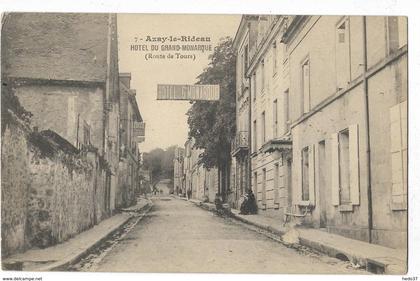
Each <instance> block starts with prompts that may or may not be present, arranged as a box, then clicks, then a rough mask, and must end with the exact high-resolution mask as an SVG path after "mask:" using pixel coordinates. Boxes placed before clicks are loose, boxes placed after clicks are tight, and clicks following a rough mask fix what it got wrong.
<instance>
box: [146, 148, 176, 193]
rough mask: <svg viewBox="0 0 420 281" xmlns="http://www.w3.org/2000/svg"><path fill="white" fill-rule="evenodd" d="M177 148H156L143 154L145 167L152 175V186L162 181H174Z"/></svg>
mask: <svg viewBox="0 0 420 281" xmlns="http://www.w3.org/2000/svg"><path fill="white" fill-rule="evenodd" d="M175 147H176V146H170V147H168V148H167V149H166V150H163V149H161V148H156V149H153V150H152V151H150V152H145V153H144V154H143V163H144V167H145V168H146V169H147V170H149V171H151V173H152V182H151V183H152V186H155V185H156V184H157V183H158V182H159V181H160V180H161V179H170V180H171V181H172V180H173V177H174V157H175Z"/></svg>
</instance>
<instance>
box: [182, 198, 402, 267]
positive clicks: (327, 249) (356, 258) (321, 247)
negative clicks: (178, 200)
mask: <svg viewBox="0 0 420 281" xmlns="http://www.w3.org/2000/svg"><path fill="white" fill-rule="evenodd" d="M190 202H192V203H193V204H194V205H196V206H198V207H200V208H202V209H204V210H207V211H215V207H214V209H213V208H211V207H210V206H208V205H211V204H210V203H203V202H201V201H198V200H194V201H191V200H190ZM229 216H230V217H231V218H233V219H235V220H237V221H240V222H243V223H245V224H248V225H252V226H254V227H257V228H260V229H262V230H265V231H268V232H270V233H272V234H274V235H278V236H280V239H281V241H282V243H284V245H286V246H291V247H292V248H295V247H294V246H296V245H300V246H304V247H307V248H310V249H312V250H315V251H317V252H319V253H322V254H325V255H327V256H329V257H333V258H338V256H339V255H341V256H345V257H346V258H347V259H348V260H349V261H350V262H351V263H354V264H360V265H361V266H363V267H365V269H366V271H367V272H375V271H376V268H375V266H379V267H380V268H383V273H384V274H401V269H402V267H401V265H400V264H394V263H392V262H390V263H384V262H383V261H380V260H375V259H371V258H369V257H364V256H361V255H358V254H357V253H352V252H348V251H344V250H343V249H339V248H337V247H334V246H331V245H327V244H321V243H319V242H317V241H312V240H310V239H307V238H305V237H302V236H300V235H299V243H298V244H289V243H286V242H284V241H283V238H282V236H283V235H284V234H286V232H285V231H279V230H278V229H275V228H273V227H271V226H268V225H264V224H260V223H256V222H252V221H249V220H247V219H245V218H242V217H240V216H238V215H237V214H235V213H233V212H230V213H229ZM297 231H299V228H297ZM372 266H373V268H372Z"/></svg>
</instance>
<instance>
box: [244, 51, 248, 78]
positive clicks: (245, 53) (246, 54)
mask: <svg viewBox="0 0 420 281" xmlns="http://www.w3.org/2000/svg"><path fill="white" fill-rule="evenodd" d="M244 59H245V69H244V77H245V74H246V70H247V69H248V62H249V61H248V45H245V49H244Z"/></svg>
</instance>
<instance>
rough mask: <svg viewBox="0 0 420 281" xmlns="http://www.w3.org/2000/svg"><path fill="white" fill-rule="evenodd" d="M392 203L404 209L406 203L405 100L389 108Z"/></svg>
mask: <svg viewBox="0 0 420 281" xmlns="http://www.w3.org/2000/svg"><path fill="white" fill-rule="evenodd" d="M390 122H391V128H390V129H391V166H392V203H394V204H399V206H398V207H396V208H395V209H400V210H401V209H406V203H407V199H406V196H407V102H406V101H405V102H402V103H400V104H397V105H395V106H393V107H391V109H390Z"/></svg>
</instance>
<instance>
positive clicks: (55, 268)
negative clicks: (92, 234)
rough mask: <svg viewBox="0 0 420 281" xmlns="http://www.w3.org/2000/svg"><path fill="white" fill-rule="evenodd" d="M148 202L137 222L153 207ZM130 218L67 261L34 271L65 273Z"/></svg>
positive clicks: (150, 202)
mask: <svg viewBox="0 0 420 281" xmlns="http://www.w3.org/2000/svg"><path fill="white" fill-rule="evenodd" d="M147 200H148V201H149V202H148V203H147V204H146V205H145V206H143V207H142V208H141V209H139V211H138V212H143V214H142V217H141V218H140V219H139V221H140V220H141V219H143V217H144V215H145V214H147V213H148V212H149V211H150V209H151V208H152V207H153V203H152V201H151V200H150V199H147ZM132 218H134V216H133V215H131V216H129V217H127V219H125V220H124V221H123V222H121V223H120V224H118V225H117V226H116V227H115V228H113V229H111V230H110V231H109V232H108V233H106V234H104V235H103V236H102V237H101V238H100V239H99V240H97V241H95V242H94V243H92V244H91V245H89V246H88V247H87V248H85V249H83V251H82V252H80V253H77V254H75V255H73V256H71V257H69V258H67V259H64V260H61V261H57V262H55V263H52V264H49V265H47V266H45V267H42V268H40V269H37V270H35V271H65V269H66V268H67V267H68V266H70V265H72V264H75V263H77V262H78V261H80V260H81V259H82V258H83V257H85V256H86V255H88V254H89V252H91V251H92V250H93V249H95V248H96V247H98V246H99V245H100V244H101V243H103V242H104V241H106V240H107V239H108V238H109V237H111V236H112V235H113V234H115V233H116V232H117V231H119V230H120V229H121V228H122V227H123V226H124V225H125V224H126V223H127V222H128V221H129V220H131V219H132Z"/></svg>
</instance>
